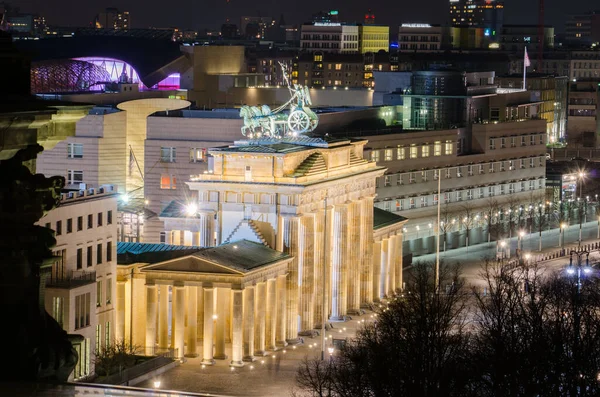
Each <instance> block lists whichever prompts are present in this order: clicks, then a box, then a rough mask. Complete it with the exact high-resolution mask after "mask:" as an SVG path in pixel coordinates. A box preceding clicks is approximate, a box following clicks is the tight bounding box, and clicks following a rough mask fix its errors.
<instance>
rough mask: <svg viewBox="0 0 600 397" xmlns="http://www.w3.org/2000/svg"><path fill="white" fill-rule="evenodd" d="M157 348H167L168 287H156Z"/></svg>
mask: <svg viewBox="0 0 600 397" xmlns="http://www.w3.org/2000/svg"><path fill="white" fill-rule="evenodd" d="M158 292H159V294H160V295H159V297H158V347H160V348H161V349H167V348H168V347H169V286H168V285H159V286H158Z"/></svg>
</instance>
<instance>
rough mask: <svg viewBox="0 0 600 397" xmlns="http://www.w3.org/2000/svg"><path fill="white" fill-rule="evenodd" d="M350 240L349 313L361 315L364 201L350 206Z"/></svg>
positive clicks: (348, 273) (348, 274)
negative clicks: (362, 216) (362, 217)
mask: <svg viewBox="0 0 600 397" xmlns="http://www.w3.org/2000/svg"><path fill="white" fill-rule="evenodd" d="M349 209H350V211H349V212H348V215H349V217H348V240H349V244H348V247H349V257H348V260H347V265H346V268H347V278H348V290H347V291H348V297H347V302H348V304H347V313H348V314H360V288H361V282H360V273H361V258H362V256H363V255H364V254H363V252H362V251H361V248H362V247H361V238H360V237H361V220H362V219H361V214H362V201H354V202H352V203H351V204H350V205H349Z"/></svg>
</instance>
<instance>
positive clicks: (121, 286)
mask: <svg viewBox="0 0 600 397" xmlns="http://www.w3.org/2000/svg"><path fill="white" fill-rule="evenodd" d="M126 284H127V283H126V282H125V281H117V316H116V327H115V338H116V339H117V340H125V306H126V304H125V300H126V299H125V290H126V288H125V285H126ZM130 310H131V308H130Z"/></svg>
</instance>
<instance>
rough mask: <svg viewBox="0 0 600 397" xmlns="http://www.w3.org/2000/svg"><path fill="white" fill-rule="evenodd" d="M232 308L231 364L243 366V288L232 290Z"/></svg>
mask: <svg viewBox="0 0 600 397" xmlns="http://www.w3.org/2000/svg"><path fill="white" fill-rule="evenodd" d="M231 297H232V309H233V312H232V313H231V328H232V331H231V363H230V365H231V366H234V367H241V366H243V365H244V363H243V361H242V354H243V351H242V321H243V308H244V304H243V301H242V290H241V289H234V290H231Z"/></svg>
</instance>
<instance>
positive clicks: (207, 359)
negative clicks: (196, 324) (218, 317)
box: [202, 287, 215, 365]
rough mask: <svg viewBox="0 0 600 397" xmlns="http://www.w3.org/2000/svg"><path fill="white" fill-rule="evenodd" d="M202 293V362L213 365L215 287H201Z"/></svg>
mask: <svg viewBox="0 0 600 397" xmlns="http://www.w3.org/2000/svg"><path fill="white" fill-rule="evenodd" d="M203 293H204V331H203V332H202V334H203V341H202V364H205V365H213V364H214V363H215V360H214V359H213V327H214V325H213V307H214V299H215V289H214V288H212V287H210V288H207V287H204V288H203Z"/></svg>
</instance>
